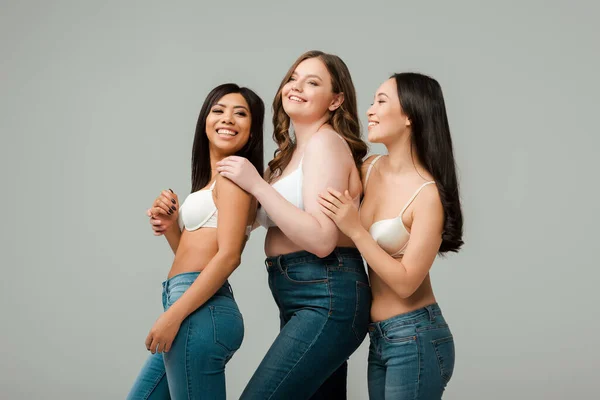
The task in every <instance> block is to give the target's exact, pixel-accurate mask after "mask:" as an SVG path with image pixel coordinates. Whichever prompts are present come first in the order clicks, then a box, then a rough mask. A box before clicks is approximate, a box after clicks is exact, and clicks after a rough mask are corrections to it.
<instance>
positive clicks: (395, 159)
mask: <svg viewBox="0 0 600 400" xmlns="http://www.w3.org/2000/svg"><path fill="white" fill-rule="evenodd" d="M385 147H386V148H387V151H388V164H389V166H390V170H391V171H392V172H394V173H400V172H404V171H408V170H411V169H415V167H417V168H419V169H421V168H422V166H421V161H420V160H419V158H418V157H417V154H416V151H415V150H414V149H413V148H412V146H411V140H410V135H406V136H405V137H403V138H400V139H398V140H396V141H394V142H393V143H389V144H386V145H385Z"/></svg>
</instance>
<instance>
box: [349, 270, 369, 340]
mask: <svg viewBox="0 0 600 400" xmlns="http://www.w3.org/2000/svg"><path fill="white" fill-rule="evenodd" d="M370 312H371V287H370V286H369V285H367V284H366V283H364V282H360V281H356V304H355V308H354V319H353V320H352V330H353V331H354V335H355V336H356V340H358V341H359V342H362V341H363V339H364V338H365V335H366V334H367V328H368V326H369V320H370Z"/></svg>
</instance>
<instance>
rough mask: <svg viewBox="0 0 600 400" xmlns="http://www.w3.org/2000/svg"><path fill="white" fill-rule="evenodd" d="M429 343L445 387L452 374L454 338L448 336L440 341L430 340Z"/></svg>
mask: <svg viewBox="0 0 600 400" xmlns="http://www.w3.org/2000/svg"><path fill="white" fill-rule="evenodd" d="M431 343H432V344H433V348H434V349H435V354H436V357H437V360H438V364H439V367H440V374H441V376H442V380H443V382H444V386H445V385H446V384H447V383H448V382H449V381H450V378H452V373H453V372H454V338H453V337H452V335H450V336H448V337H445V338H442V339H436V340H432V341H431Z"/></svg>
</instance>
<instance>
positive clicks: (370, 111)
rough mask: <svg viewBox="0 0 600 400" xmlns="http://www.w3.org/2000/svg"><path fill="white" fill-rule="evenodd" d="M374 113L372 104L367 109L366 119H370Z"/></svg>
mask: <svg viewBox="0 0 600 400" xmlns="http://www.w3.org/2000/svg"><path fill="white" fill-rule="evenodd" d="M374 114H375V111H373V104H371V106H370V107H369V108H368V109H367V117H370V116H371V115H374Z"/></svg>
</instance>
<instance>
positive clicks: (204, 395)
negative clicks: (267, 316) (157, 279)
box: [127, 272, 244, 400]
mask: <svg viewBox="0 0 600 400" xmlns="http://www.w3.org/2000/svg"><path fill="white" fill-rule="evenodd" d="M198 274H199V272H189V273H183V274H179V275H176V276H174V277H172V278H171V279H168V280H167V281H165V282H163V295H162V301H163V307H164V309H165V311H166V310H167V309H168V308H169V307H170V306H171V305H173V303H174V302H175V301H176V300H177V299H179V297H181V295H182V294H183V293H184V292H185V291H186V290H187V288H189V287H190V286H191V284H192V283H194V281H195V280H196V277H197V276H198ZM243 337H244V322H243V320H242V314H240V311H239V309H238V306H237V304H236V302H235V300H234V298H233V293H232V291H231V286H230V285H229V283H228V282H225V284H224V285H223V286H222V287H221V288H220V289H219V290H218V291H217V293H216V294H215V295H214V296H213V297H211V298H210V300H208V301H207V302H206V303H205V304H203V305H202V306H201V307H200V308H198V309H197V310H196V311H194V312H193V313H192V314H190V315H189V316H188V317H187V318H186V319H185V320H184V321H183V323H182V324H181V327H180V328H179V332H178V333H177V336H175V340H174V341H173V345H172V347H171V350H170V351H169V352H168V353H164V354H159V353H156V354H153V355H151V356H150V357H149V358H148V361H146V364H145V365H144V367H143V368H142V371H141V372H140V374H139V376H138V378H137V380H136V381H135V383H134V385H133V388H132V389H131V392H130V393H129V396H128V397H127V399H129V400H133V399H135V400H138V399H140V400H141V399H143V400H159V399H160V400H163V399H175V400H179V399H186V400H187V399H195V400H196V399H207V400H224V399H225V364H227V362H228V361H229V359H230V358H231V357H232V356H233V354H234V353H235V352H236V350H237V349H239V348H240V345H241V344H242V339H243Z"/></svg>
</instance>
